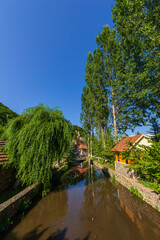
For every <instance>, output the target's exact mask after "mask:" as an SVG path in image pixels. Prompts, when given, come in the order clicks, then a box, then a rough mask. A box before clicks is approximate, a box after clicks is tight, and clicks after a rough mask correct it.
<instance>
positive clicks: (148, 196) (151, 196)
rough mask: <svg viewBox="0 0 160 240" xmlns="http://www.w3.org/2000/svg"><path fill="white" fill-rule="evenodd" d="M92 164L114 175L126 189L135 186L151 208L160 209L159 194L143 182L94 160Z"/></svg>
mask: <svg viewBox="0 0 160 240" xmlns="http://www.w3.org/2000/svg"><path fill="white" fill-rule="evenodd" d="M94 165H95V166H96V167H97V168H99V169H101V170H103V171H104V172H105V171H106V172H109V174H110V175H111V176H113V175H115V179H116V180H117V181H118V182H119V183H121V184H122V185H123V186H124V187H126V188H127V189H130V188H131V187H134V188H137V190H138V192H140V193H141V194H142V196H143V200H144V201H145V202H147V203H148V204H150V205H151V206H152V207H153V208H155V209H157V208H158V209H159V211H160V194H158V193H156V192H155V191H154V190H152V189H150V188H147V187H145V186H144V185H143V184H141V183H139V182H138V181H137V180H136V179H133V178H129V177H126V176H124V175H122V174H120V173H119V172H117V171H114V170H112V169H110V168H107V167H104V166H103V165H101V164H99V163H97V162H95V161H94Z"/></svg>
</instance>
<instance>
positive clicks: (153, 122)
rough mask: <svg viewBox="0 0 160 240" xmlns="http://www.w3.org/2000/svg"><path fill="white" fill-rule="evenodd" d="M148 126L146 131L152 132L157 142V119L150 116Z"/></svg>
mask: <svg viewBox="0 0 160 240" xmlns="http://www.w3.org/2000/svg"><path fill="white" fill-rule="evenodd" d="M150 126H151V127H150V129H149V131H148V133H150V134H153V135H154V139H155V141H157V142H158V141H159V140H160V124H159V122H158V120H157V119H156V118H151V120H150Z"/></svg>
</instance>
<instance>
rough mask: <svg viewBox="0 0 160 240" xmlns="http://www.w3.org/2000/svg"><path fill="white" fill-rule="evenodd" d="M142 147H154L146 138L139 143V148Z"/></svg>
mask: <svg viewBox="0 0 160 240" xmlns="http://www.w3.org/2000/svg"><path fill="white" fill-rule="evenodd" d="M140 145H145V146H148V147H149V146H151V145H152V143H151V142H149V141H148V139H147V138H145V137H144V138H142V139H141V140H140V141H139V143H138V145H137V147H138V148H140Z"/></svg>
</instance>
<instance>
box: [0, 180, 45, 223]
mask: <svg viewBox="0 0 160 240" xmlns="http://www.w3.org/2000/svg"><path fill="white" fill-rule="evenodd" d="M40 185H41V184H40V183H38V184H32V185H31V186H29V187H27V188H26V189H24V190H23V191H22V192H20V193H18V194H16V195H15V196H14V197H12V198H10V199H9V200H8V201H6V202H4V203H2V204H0V222H1V221H2V220H3V219H4V218H6V217H13V216H14V215H15V214H16V213H17V212H18V211H19V209H20V207H21V205H22V203H23V202H24V201H26V200H31V199H32V198H34V196H35V195H36V194H37V193H38V191H39V189H40Z"/></svg>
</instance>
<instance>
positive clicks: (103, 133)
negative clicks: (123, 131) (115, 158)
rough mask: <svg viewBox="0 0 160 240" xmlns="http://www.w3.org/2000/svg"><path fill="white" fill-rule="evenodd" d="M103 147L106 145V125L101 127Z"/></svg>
mask: <svg viewBox="0 0 160 240" xmlns="http://www.w3.org/2000/svg"><path fill="white" fill-rule="evenodd" d="M101 132H102V142H103V147H104V148H105V147H106V143H105V132H104V127H103V126H102V127H101Z"/></svg>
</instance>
